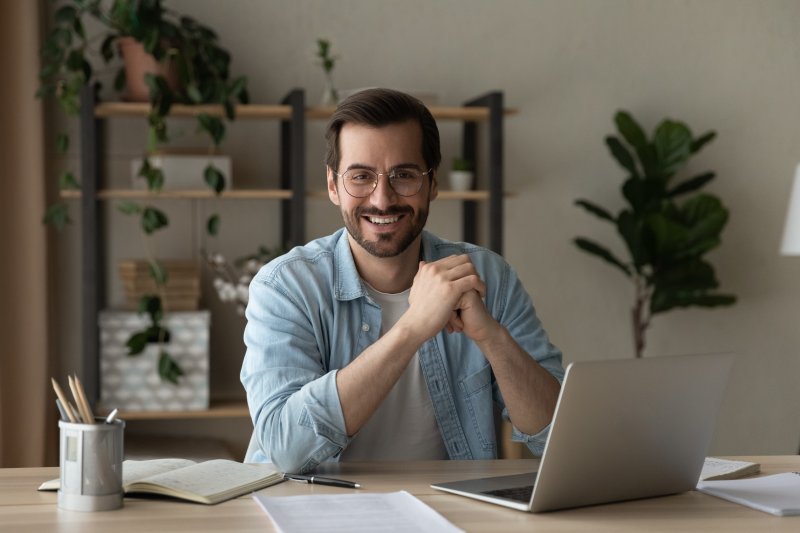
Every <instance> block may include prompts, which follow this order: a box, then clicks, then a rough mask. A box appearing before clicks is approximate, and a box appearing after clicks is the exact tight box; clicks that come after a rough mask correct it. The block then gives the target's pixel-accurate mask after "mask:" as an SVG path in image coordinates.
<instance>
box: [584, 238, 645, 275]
mask: <svg viewBox="0 0 800 533" xmlns="http://www.w3.org/2000/svg"><path fill="white" fill-rule="evenodd" d="M573 242H574V243H575V245H576V246H577V247H578V248H580V249H581V250H583V251H584V252H587V253H589V254H592V255H595V256H597V257H599V258H601V259H603V260H604V261H606V262H608V263H610V264H612V265H614V266H615V267H617V268H619V269H620V270H622V271H623V272H624V273H625V275H626V276H628V277H630V276H631V270H630V267H628V265H626V264H625V263H623V262H622V261H620V260H619V259H617V258H616V257H615V256H614V254H612V253H611V252H610V251H608V249H606V248H604V247H603V246H600V245H599V244H597V243H595V242H593V241H590V240H589V239H584V238H582V237H578V238H576V239H574V240H573Z"/></svg>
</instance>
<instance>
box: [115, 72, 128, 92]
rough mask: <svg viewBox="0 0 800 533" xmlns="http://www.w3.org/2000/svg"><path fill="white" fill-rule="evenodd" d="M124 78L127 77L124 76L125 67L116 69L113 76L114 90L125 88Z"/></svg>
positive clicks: (118, 90)
mask: <svg viewBox="0 0 800 533" xmlns="http://www.w3.org/2000/svg"><path fill="white" fill-rule="evenodd" d="M126 79H127V78H126V76H125V69H124V68H120V69H119V70H118V71H117V74H116V76H114V90H115V91H117V92H120V91H122V89H124V88H125V83H126Z"/></svg>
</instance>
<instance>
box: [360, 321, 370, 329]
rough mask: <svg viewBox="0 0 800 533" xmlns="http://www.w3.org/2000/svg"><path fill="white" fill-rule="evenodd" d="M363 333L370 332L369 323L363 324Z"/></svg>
mask: <svg viewBox="0 0 800 533" xmlns="http://www.w3.org/2000/svg"><path fill="white" fill-rule="evenodd" d="M361 331H369V324H367V323H364V324H361Z"/></svg>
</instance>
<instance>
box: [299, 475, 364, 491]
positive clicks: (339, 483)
mask: <svg viewBox="0 0 800 533" xmlns="http://www.w3.org/2000/svg"><path fill="white" fill-rule="evenodd" d="M283 479H289V480H291V481H305V482H306V483H312V484H314V485H328V486H330V487H342V488H345V489H360V488H361V485H359V484H358V483H353V482H352V481H345V480H344V479H334V478H332V477H320V476H303V475H300V474H284V475H283Z"/></svg>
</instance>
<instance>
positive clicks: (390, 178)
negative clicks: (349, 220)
mask: <svg viewBox="0 0 800 533" xmlns="http://www.w3.org/2000/svg"><path fill="white" fill-rule="evenodd" d="M351 170H365V171H367V172H371V173H373V174H375V176H376V177H377V179H376V180H375V181H374V182H373V185H372V190H371V191H369V194H365V195H364V196H356V195H355V194H353V193H351V192H350V191H348V190H347V185H345V184H344V175H345V174H347V173H348V172H350V171H351ZM398 170H413V171H414V172H418V171H417V170H416V169H414V168H405V167H400V168H394V169H392V170H390V171H389V172H375V171H374V170H372V169H370V168H364V167H355V168H349V169H347V170H345V171H344V172H342V173H341V174H339V173H338V172H336V171H335V170H333V169H331V172H333V175H334V176H336V177H337V178H342V187H343V188H344V190H345V192H346V193H347V194H349V195H350V196H352V197H353V198H369V197H370V196H372V193H374V192H375V189H377V188H378V181H379V180H380V177H381V176H386V177H387V178H388V179H389V187H391V188H392V190H393V191H394V192H395V194H397V195H399V196H402V197H403V198H411V197H412V196H416V195H418V194H419V191H421V190H422V182H423V180H420V182H419V189H417V190H416V192H414V193H413V194H408V195H406V194H400V193H399V192H397V189H395V188H394V184H392V175H393V174H394V173H395V172H397V171H398ZM431 172H433V167H431V168H429V169H428V170H426V171H424V172H420V176H421V177H423V178H424V177H425V176H430V175H431Z"/></svg>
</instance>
